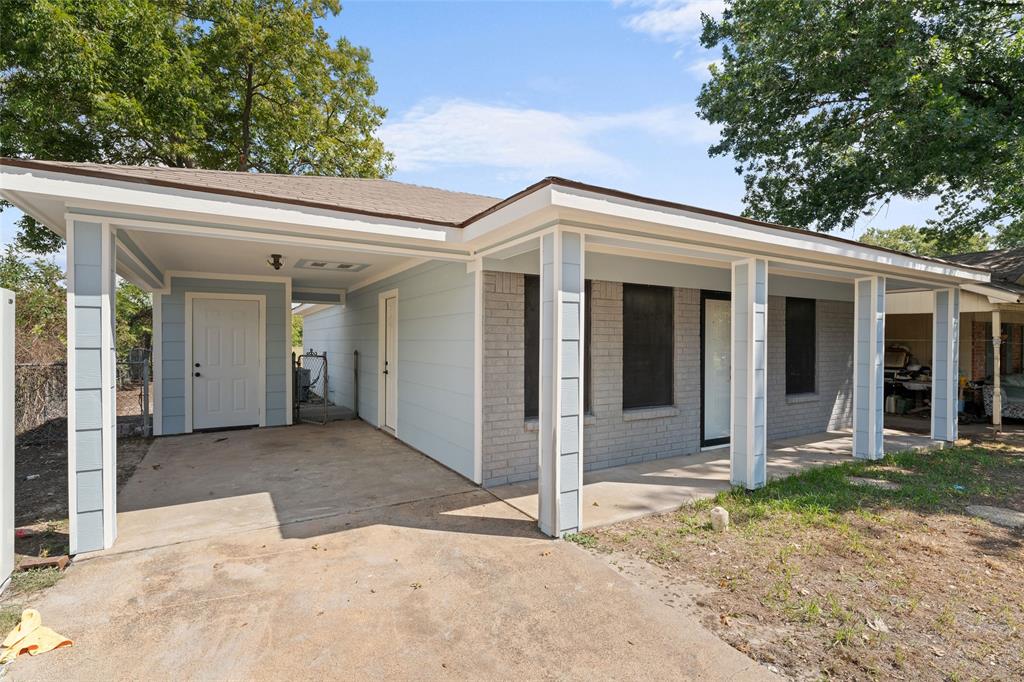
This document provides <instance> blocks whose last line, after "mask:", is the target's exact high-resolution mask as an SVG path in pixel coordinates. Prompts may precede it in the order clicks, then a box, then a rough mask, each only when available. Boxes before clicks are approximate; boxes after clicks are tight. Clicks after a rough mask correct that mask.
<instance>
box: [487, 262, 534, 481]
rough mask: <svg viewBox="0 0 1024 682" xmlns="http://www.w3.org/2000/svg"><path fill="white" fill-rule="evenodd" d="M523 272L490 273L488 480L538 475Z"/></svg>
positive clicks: (530, 477)
mask: <svg viewBox="0 0 1024 682" xmlns="http://www.w3.org/2000/svg"><path fill="white" fill-rule="evenodd" d="M523 309H524V301H523V276H522V275H517V274H513V273H508V272H485V273H484V424H483V440H484V449H483V460H484V461H483V483H484V485H485V486H488V487H491V486H497V485H503V484H505V483H516V482H518V481H528V480H530V479H533V478H537V445H538V443H537V438H538V435H537V431H536V429H529V428H527V425H526V424H525V422H524V420H523V414H524V409H523V371H524V370H523V366H524V362H525V358H524V353H523V348H524V343H523V333H524V318H523Z"/></svg>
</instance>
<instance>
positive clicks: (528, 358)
mask: <svg viewBox="0 0 1024 682" xmlns="http://www.w3.org/2000/svg"><path fill="white" fill-rule="evenodd" d="M584 288H585V291H584V298H583V301H584V302H583V377H584V380H583V410H584V412H586V413H587V414H590V412H591V395H592V391H593V388H592V386H591V384H592V382H591V381H590V377H591V376H592V372H591V368H592V362H591V357H590V355H591V353H590V346H591V324H590V320H591V317H590V308H591V301H592V299H593V282H591V280H589V279H588V280H585V281H584ZM523 344H524V348H523V351H524V352H523V419H524V421H529V420H531V419H537V417H538V415H539V413H540V276H539V275H523Z"/></svg>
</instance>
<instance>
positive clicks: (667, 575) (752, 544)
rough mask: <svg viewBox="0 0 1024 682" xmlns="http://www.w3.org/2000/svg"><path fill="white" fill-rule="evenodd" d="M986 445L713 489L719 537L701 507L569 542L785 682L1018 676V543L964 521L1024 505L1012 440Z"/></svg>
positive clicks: (1023, 567)
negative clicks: (879, 483)
mask: <svg viewBox="0 0 1024 682" xmlns="http://www.w3.org/2000/svg"><path fill="white" fill-rule="evenodd" d="M990 445H991V447H987V448H985V449H981V448H974V447H964V448H957V449H954V450H951V451H950V450H947V451H945V452H944V453H943V454H935V455H928V454H918V455H910V454H907V455H903V456H901V458H900V459H899V460H898V461H894V460H893V459H892V458H890V459H887V460H886V461H885V462H884V463H882V464H880V465H867V464H865V463H853V462H851V463H849V464H843V465H840V467H835V469H836V470H834V471H831V472H821V471H819V472H808V473H806V474H801V475H800V476H797V477H793V479H794V480H790V479H787V480H786V481H783V482H778V483H773V484H771V485H769V487H768V488H766V489H764V490H763V491H758V493H756V494H753V495H750V494H744V493H741V492H732V493H725V494H723V495H721V496H719V498H717V499H716V501H715V503H716V504H720V505H722V506H724V507H726V508H727V509H729V511H730V513H731V514H732V515H733V527H732V528H731V529H730V530H729V531H727V532H725V533H716V532H714V531H712V530H711V529H710V523H709V521H708V511H709V509H710V507H711V505H712V503H710V502H708V503H703V504H700V503H699V504H697V505H693V506H687V507H684V508H683V509H681V510H680V511H679V512H677V513H673V514H663V515H660V516H653V517H647V518H644V519H640V520H637V521H633V522H628V523H624V524H619V525H616V526H612V527H609V528H606V529H603V530H599V531H595V532H593V533H588V534H585V535H584V536H580V537H578V538H577V539H576V541H577V542H579V543H580V544H582V545H584V546H589V547H591V548H592V549H593V550H594V551H597V552H601V553H604V554H605V556H607V557H608V559H609V561H611V562H612V563H613V564H615V565H617V566H619V568H620V570H622V571H623V573H624V574H627V575H630V576H632V577H633V579H634V580H636V581H638V582H640V583H641V584H643V585H645V586H647V587H650V588H652V589H655V590H658V591H659V593H660V594H662V595H663V597H662V598H663V600H665V601H666V602H667V603H670V604H671V605H673V606H676V607H677V608H678V607H679V604H680V602H685V608H691V609H696V610H697V612H698V613H699V614H700V615H701V618H702V620H703V622H705V623H706V624H707V625H708V626H709V627H710V628H711V629H713V630H714V631H715V632H716V633H718V635H719V636H720V637H721V638H722V639H724V640H725V641H726V642H728V643H729V644H730V645H732V646H734V647H735V648H736V649H739V650H740V651H742V652H744V653H746V654H748V655H749V656H751V657H752V658H754V659H755V660H757V661H760V662H762V663H764V664H766V665H768V666H769V667H770V668H772V669H774V670H776V671H778V672H781V673H782V674H784V675H787V676H789V677H791V678H793V679H797V680H819V679H836V680H862V679H897V680H899V679H904V680H967V679H978V680H1020V679H1024V534H1022V533H1021V531H1020V530H1016V531H1014V530H1010V529H1007V528H1002V527H999V526H996V525H993V524H991V523H989V522H988V521H984V520H982V519H978V518H973V517H970V516H967V515H966V514H965V513H964V511H963V510H964V507H966V506H967V505H968V504H989V505H996V506H1002V507H1007V508H1011V509H1016V510H1019V511H1024V453H1022V450H1021V448H1020V443H1019V442H1007V441H1004V442H1001V443H998V444H994V443H993V444H990ZM851 475H864V476H869V477H871V478H880V479H886V480H890V481H893V482H896V483H899V484H900V486H901V488H900V490H898V491H896V490H889V489H884V488H877V487H866V486H857V485H854V484H852V483H850V482H849V481H848V480H847V478H848V477H849V476H851ZM638 563H642V564H646V569H640V568H638V566H637V564H638Z"/></svg>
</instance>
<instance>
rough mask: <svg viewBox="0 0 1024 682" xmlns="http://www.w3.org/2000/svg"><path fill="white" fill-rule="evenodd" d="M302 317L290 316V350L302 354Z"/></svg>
mask: <svg viewBox="0 0 1024 682" xmlns="http://www.w3.org/2000/svg"><path fill="white" fill-rule="evenodd" d="M302 321H303V318H302V315H292V348H297V349H298V350H299V352H300V353H301V352H302Z"/></svg>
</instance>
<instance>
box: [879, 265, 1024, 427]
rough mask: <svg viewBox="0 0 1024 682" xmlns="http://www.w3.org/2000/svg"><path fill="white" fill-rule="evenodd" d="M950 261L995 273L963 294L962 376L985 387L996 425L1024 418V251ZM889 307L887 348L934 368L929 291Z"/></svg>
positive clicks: (898, 296) (894, 297) (901, 297)
mask: <svg viewBox="0 0 1024 682" xmlns="http://www.w3.org/2000/svg"><path fill="white" fill-rule="evenodd" d="M948 260H949V261H951V262H954V263H959V264H961V265H964V266H967V267H977V268H983V269H985V270H988V271H990V273H991V281H990V282H988V283H985V284H977V283H975V284H968V285H964V286H963V288H962V291H961V294H960V353H959V366H960V374H961V375H962V376H963V377H965V378H966V379H967V380H968V381H970V382H977V383H981V384H984V386H983V388H982V395H983V402H984V406H985V412H986V414H987V415H991V416H992V420H993V423H995V424H999V423H1001V421H1002V420H1001V417H1003V416H1008V417H1014V418H1018V419H1021V418H1024V248H1020V249H1003V250H999V251H982V252H978V253H966V254H961V255H958V256H950V257H949V258H948ZM886 305H887V307H888V322H887V327H886V344H887V345H888V346H903V347H907V348H909V349H910V352H911V354H912V355H914V356H915V357H917V358H918V360H919V361H920V362H922V363H923V364H930V363H931V362H932V335H931V314H932V310H933V301H932V298H931V297H930V296H929V295H928V294H927V293H925V292H916V293H914V292H897V293H890V294H889V296H888V302H887V304H886ZM993 330H999V333H998V334H994V333H993ZM994 348H998V349H999V352H998V353H995V352H994V351H993V349H994Z"/></svg>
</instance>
